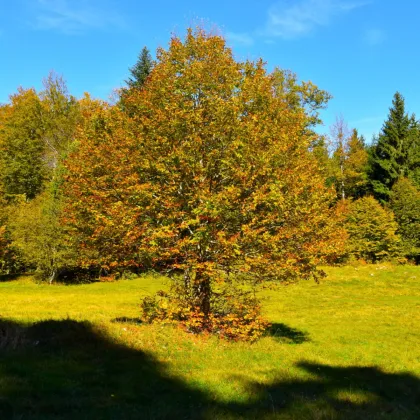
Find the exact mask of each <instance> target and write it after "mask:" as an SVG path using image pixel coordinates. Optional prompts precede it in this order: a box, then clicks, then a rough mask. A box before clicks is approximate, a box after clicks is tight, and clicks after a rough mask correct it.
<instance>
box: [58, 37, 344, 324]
mask: <svg viewBox="0 0 420 420" xmlns="http://www.w3.org/2000/svg"><path fill="white" fill-rule="evenodd" d="M287 98H288V96H287V95H286V93H284V94H283V92H282V90H281V89H279V86H278V84H276V78H275V77H273V76H272V75H271V74H270V73H268V72H267V71H266V69H265V67H264V63H263V62H261V61H258V62H255V63H254V62H244V63H241V62H237V61H235V60H234V58H233V56H232V52H231V50H230V49H229V48H227V47H226V45H225V41H224V39H223V38H222V37H220V36H217V35H212V34H207V33H205V32H204V31H202V30H197V31H192V30H190V31H189V32H188V34H187V36H186V39H185V40H184V41H182V40H181V39H179V38H177V37H174V38H173V39H172V40H171V42H170V46H169V49H168V50H167V51H165V50H159V51H158V57H157V62H156V65H155V67H154V69H153V71H152V73H151V74H150V76H149V77H148V79H147V80H146V82H145V84H144V86H143V87H142V88H139V89H133V90H132V91H131V92H130V94H129V95H127V96H126V97H125V105H126V106H127V107H129V108H130V113H129V115H128V113H125V112H124V110H121V109H119V108H118V107H112V108H111V107H107V106H105V105H102V106H98V107H97V108H96V109H94V110H92V116H91V119H90V122H89V123H88V124H87V125H86V127H84V129H83V130H82V131H81V132H80V136H79V142H78V144H77V148H76V150H75V152H74V153H73V154H72V155H71V156H70V157H69V159H68V160H67V164H66V166H67V177H66V183H65V194H66V196H67V197H68V207H67V214H68V216H67V219H66V221H67V223H68V224H69V225H71V226H72V228H73V229H74V231H75V233H77V235H78V238H79V241H80V247H81V249H82V251H83V252H82V257H83V263H84V264H85V265H87V266H89V265H92V264H99V265H101V266H103V267H105V268H106V269H112V268H113V267H122V266H130V267H133V266H137V267H159V268H162V267H165V268H166V269H167V270H168V271H170V272H176V273H183V279H184V280H183V281H184V283H183V284H184V286H183V287H184V291H185V290H187V289H188V290H189V296H190V298H189V300H188V302H187V303H186V305H187V307H186V309H187V311H190V312H191V313H196V314H201V315H199V316H201V317H202V319H201V320H199V321H197V322H198V324H199V325H200V327H199V328H198V329H211V328H212V327H210V324H212V322H211V321H210V320H211V319H212V318H211V317H212V314H213V313H214V307H215V303H214V299H213V295H214V293H215V290H216V289H217V288H220V287H222V288H223V287H224V285H226V284H229V283H230V282H231V279H233V278H235V279H238V278H240V279H243V280H246V281H247V282H251V283H253V284H256V283H259V282H261V281H263V280H275V281H288V282H290V281H293V280H296V279H298V278H309V277H317V276H318V275H319V274H320V273H319V272H318V271H317V269H316V266H317V265H318V264H320V263H323V262H325V261H326V260H327V259H329V258H333V257H334V256H335V254H336V253H337V251H338V250H339V249H340V246H341V242H342V232H340V230H339V229H337V228H336V226H335V224H334V209H332V207H331V200H332V199H333V197H334V192H333V191H331V190H329V189H327V188H326V187H325V183H324V179H323V176H322V174H321V173H320V170H319V167H318V166H319V165H318V163H317V161H316V159H315V158H314V156H313V155H312V154H311V153H310V151H309V146H310V144H311V142H312V141H313V139H314V134H313V132H312V131H311V130H309V129H308V125H309V122H310V116H309V115H308V114H307V113H306V111H305V107H304V106H303V105H301V104H290V103H289V102H288V100H287ZM172 301H173V299H172ZM175 306H176V305H175Z"/></svg>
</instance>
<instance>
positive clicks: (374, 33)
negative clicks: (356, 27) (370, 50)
mask: <svg viewBox="0 0 420 420" xmlns="http://www.w3.org/2000/svg"><path fill="white" fill-rule="evenodd" d="M364 39H365V41H366V43H367V44H368V45H370V46H371V47H374V46H376V45H379V44H382V43H383V42H384V41H385V39H386V34H385V32H384V31H382V30H381V29H369V30H367V31H366V33H365V37H364Z"/></svg>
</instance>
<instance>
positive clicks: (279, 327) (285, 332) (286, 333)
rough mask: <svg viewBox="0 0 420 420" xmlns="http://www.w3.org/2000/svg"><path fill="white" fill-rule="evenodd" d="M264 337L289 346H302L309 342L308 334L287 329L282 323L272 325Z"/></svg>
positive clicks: (290, 328) (294, 329)
mask: <svg viewBox="0 0 420 420" xmlns="http://www.w3.org/2000/svg"><path fill="white" fill-rule="evenodd" d="M266 335H268V336H270V337H273V338H275V339H276V340H278V341H281V342H285V343H290V344H302V343H305V342H306V341H310V339H309V334H308V333H306V332H304V331H300V330H298V329H296V328H292V327H289V326H288V325H286V324H283V323H272V324H271V326H270V328H269V329H268V330H267V332H266Z"/></svg>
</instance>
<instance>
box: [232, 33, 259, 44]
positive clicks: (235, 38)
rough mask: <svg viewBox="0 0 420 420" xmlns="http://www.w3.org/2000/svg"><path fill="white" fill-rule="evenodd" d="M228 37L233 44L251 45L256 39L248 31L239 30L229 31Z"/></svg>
mask: <svg viewBox="0 0 420 420" xmlns="http://www.w3.org/2000/svg"><path fill="white" fill-rule="evenodd" d="M226 39H227V40H228V41H230V42H232V43H233V44H238V45H244V46H247V47H248V46H251V45H254V43H255V40H254V38H253V36H251V35H250V34H247V33H238V32H228V33H227V34H226Z"/></svg>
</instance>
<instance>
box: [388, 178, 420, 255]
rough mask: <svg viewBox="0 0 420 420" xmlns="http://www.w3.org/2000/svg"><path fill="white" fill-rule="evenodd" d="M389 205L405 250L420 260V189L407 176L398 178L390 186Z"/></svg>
mask: <svg viewBox="0 0 420 420" xmlns="http://www.w3.org/2000/svg"><path fill="white" fill-rule="evenodd" d="M390 207H391V209H392V210H393V212H394V214H395V220H396V221H397V223H398V233H399V234H400V235H401V238H402V240H403V244H404V248H405V252H406V254H407V256H408V257H409V258H410V259H412V260H416V261H419V260H420V191H419V190H418V189H417V188H416V187H415V185H414V184H413V183H412V182H411V181H410V180H409V179H407V178H400V179H399V180H398V181H397V182H396V183H395V184H394V185H393V187H392V190H391V200H390Z"/></svg>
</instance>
